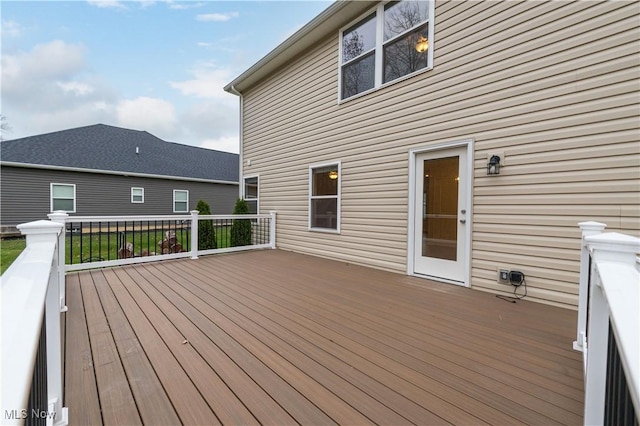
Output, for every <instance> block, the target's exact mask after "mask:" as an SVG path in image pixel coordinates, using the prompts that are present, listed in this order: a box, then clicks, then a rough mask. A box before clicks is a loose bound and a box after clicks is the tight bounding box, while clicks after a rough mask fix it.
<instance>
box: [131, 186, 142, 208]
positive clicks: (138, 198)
mask: <svg viewBox="0 0 640 426" xmlns="http://www.w3.org/2000/svg"><path fill="white" fill-rule="evenodd" d="M131 202H132V203H135V204H142V203H144V188H135V187H132V188H131Z"/></svg>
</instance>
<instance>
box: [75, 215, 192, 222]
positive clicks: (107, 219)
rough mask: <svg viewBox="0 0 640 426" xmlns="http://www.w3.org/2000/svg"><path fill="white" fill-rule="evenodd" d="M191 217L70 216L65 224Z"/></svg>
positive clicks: (185, 218)
mask: <svg viewBox="0 0 640 426" xmlns="http://www.w3.org/2000/svg"><path fill="white" fill-rule="evenodd" d="M190 219H191V215H188V214H187V215H146V216H141V215H140V216H69V217H67V218H66V219H65V222H67V223H70V222H125V221H127V222H140V221H148V220H158V221H160V220H190Z"/></svg>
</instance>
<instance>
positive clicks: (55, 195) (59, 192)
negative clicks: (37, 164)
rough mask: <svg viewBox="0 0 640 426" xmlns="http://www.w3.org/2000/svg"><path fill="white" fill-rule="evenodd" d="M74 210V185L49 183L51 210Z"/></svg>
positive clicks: (68, 211) (73, 211)
mask: <svg viewBox="0 0 640 426" xmlns="http://www.w3.org/2000/svg"><path fill="white" fill-rule="evenodd" d="M56 210H63V211H65V212H67V213H75V212H76V186H75V185H74V184H67V183H52V184H51V211H52V212H53V211H56Z"/></svg>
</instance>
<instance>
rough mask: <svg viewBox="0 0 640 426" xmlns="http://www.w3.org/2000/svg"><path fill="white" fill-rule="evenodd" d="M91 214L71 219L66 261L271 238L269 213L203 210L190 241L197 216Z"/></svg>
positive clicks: (246, 243) (256, 242) (245, 243)
mask: <svg viewBox="0 0 640 426" xmlns="http://www.w3.org/2000/svg"><path fill="white" fill-rule="evenodd" d="M89 219H90V218H78V220H77V221H74V220H72V219H70V220H69V221H67V222H66V225H65V226H66V228H65V231H66V232H65V264H66V265H78V264H84V263H95V262H106V261H112V260H120V259H130V258H137V257H147V256H158V255H163V254H174V253H183V252H190V251H191V250H192V247H194V248H197V249H198V250H200V251H205V250H219V249H230V248H235V247H245V246H255V245H265V244H269V243H270V241H271V219H272V218H271V217H270V216H263V217H258V216H256V217H247V216H245V217H243V218H239V219H238V218H234V217H232V216H226V217H213V216H200V217H198V226H197V232H195V237H196V238H197V239H196V241H191V240H192V239H193V238H194V237H192V219H177V220H176V219H175V218H171V219H161V218H159V217H156V218H155V219H150V220H145V219H138V218H136V220H118V219H117V218H114V220H109V218H104V220H101V221H97V220H96V219H93V220H89ZM101 219H103V218H101ZM122 219H124V218H122Z"/></svg>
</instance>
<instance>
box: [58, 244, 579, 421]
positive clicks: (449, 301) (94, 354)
mask: <svg viewBox="0 0 640 426" xmlns="http://www.w3.org/2000/svg"><path fill="white" fill-rule="evenodd" d="M67 281H68V284H67V300H68V305H69V313H67V317H66V336H67V339H66V346H67V347H66V366H67V367H66V383H65V386H66V391H67V399H66V405H68V406H69V407H70V421H71V424H87V423H91V424H98V423H100V422H102V421H104V423H105V424H132V423H135V422H136V418H137V419H138V420H137V421H140V420H142V422H143V423H145V424H160V423H164V424H176V423H183V424H216V423H222V424H256V423H262V424H293V423H306V424H330V423H339V424H367V423H377V424H394V425H395V424H407V423H414V424H443V423H452V424H483V423H484V424H524V423H526V424H577V423H581V422H582V411H583V405H582V398H583V383H582V373H581V368H582V366H581V362H582V361H581V356H580V354H579V353H577V352H574V351H573V350H572V349H571V342H572V340H573V337H574V336H573V334H574V333H575V321H576V313H575V312H572V311H568V310H563V309H560V308H554V307H550V306H545V305H540V304H536V303H532V302H528V301H526V300H525V301H520V302H518V303H516V304H512V303H507V302H505V301H502V300H499V299H497V298H495V297H494V296H493V295H491V294H488V293H483V292H479V291H474V290H469V289H466V288H461V287H457V286H452V285H446V284H440V283H434V282H431V281H427V280H423V279H418V278H414V277H407V276H403V275H398V274H393V273H388V272H383V271H377V270H373V269H369V268H364V267H359V266H354V265H349V264H345V263H341V262H335V261H330V260H326V259H319V258H316V257H311V256H304V255H300V254H295V253H290V252H284V251H280V250H265V251H256V252H247V253H237V254H230V255H218V256H207V257H203V258H201V259H199V260H196V261H194V260H177V261H165V262H158V263H152V264H144V265H135V266H127V267H122V268H113V269H105V270H93V271H87V272H81V273H77V274H71V275H69V276H68V277H67ZM87 323H88V324H89V326H87ZM87 351H88V352H87ZM83 356H84V357H85V359H84V362H83ZM87 356H88V357H89V358H90V359H89V360H87V359H86V357H87ZM114 356H119V357H120V358H121V359H118V360H116V359H112V358H113V357H114ZM107 360H112V361H114V362H110V363H108V364H107V363H106V361H107ZM105 366H108V367H107V368H106V369H105ZM106 372H113V373H110V374H108V375H109V379H108V380H106V379H105V373H106ZM89 373H91V374H89ZM90 375H93V376H94V382H93V383H92V382H91V379H90V377H89V376H90ZM95 377H98V380H97V382H96V381H95ZM102 386H108V387H109V388H108V389H102ZM114 386H115V387H114ZM112 389H119V391H117V392H116V391H114V390H112ZM127 390H128V391H127ZM113 392H116V394H115V395H116V396H117V398H115V399H114V398H113V395H114V394H113ZM109 396H111V398H110V397H109ZM149 396H150V397H149ZM127 399H128V400H127ZM116 402H117V403H116ZM119 405H121V406H122V407H129V408H127V409H128V410H129V411H126V410H124V411H122V412H120V413H111V412H108V410H112V409H116V407H118V406H119ZM96 407H97V408H98V417H97V419H98V420H96ZM131 407H137V411H136V412H135V413H134V412H132V411H131ZM100 409H102V413H101V412H100ZM127 412H130V414H129V415H126V416H125V417H126V418H125V419H124V420H123V418H122V417H119V416H121V415H124V413H127ZM136 416H138V417H136ZM154 416H155V417H154ZM103 419H104V420H103ZM107 419H108V421H107ZM162 419H164V421H163V420H162Z"/></svg>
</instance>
